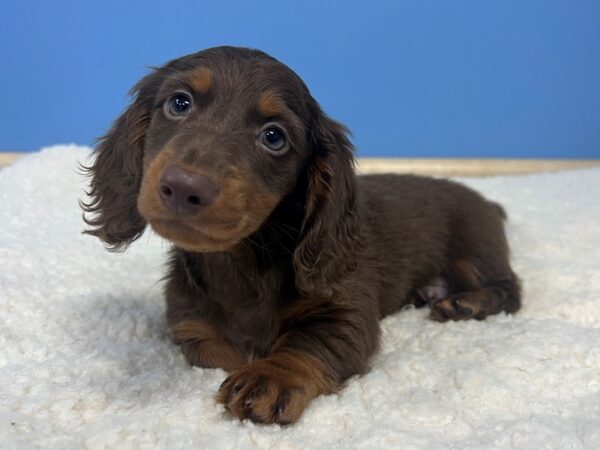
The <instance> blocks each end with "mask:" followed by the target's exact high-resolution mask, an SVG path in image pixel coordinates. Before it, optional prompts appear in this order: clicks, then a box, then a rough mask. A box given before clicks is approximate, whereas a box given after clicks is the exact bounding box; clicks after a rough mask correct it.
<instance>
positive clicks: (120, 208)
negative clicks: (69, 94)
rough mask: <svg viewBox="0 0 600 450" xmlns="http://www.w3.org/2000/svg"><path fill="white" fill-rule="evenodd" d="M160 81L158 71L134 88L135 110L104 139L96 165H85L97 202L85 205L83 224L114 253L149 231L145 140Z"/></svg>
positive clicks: (125, 114) (129, 110)
mask: <svg viewBox="0 0 600 450" xmlns="http://www.w3.org/2000/svg"><path fill="white" fill-rule="evenodd" d="M159 81H160V80H159V77H158V74H157V72H153V73H151V74H149V75H147V76H146V77H144V78H143V79H142V80H141V81H139V82H138V83H137V84H136V85H135V86H134V87H133V89H132V90H131V92H130V94H131V96H132V97H133V101H132V103H131V105H129V107H128V108H127V109H126V110H125V111H124V112H123V113H122V114H121V116H120V117H119V118H118V119H117V120H116V121H115V122H114V124H113V126H112V128H111V129H110V130H109V132H108V133H106V134H105V135H104V136H103V137H101V138H100V139H99V140H98V143H97V146H96V148H95V150H94V152H93V156H95V159H94V160H93V162H92V164H91V165H90V166H84V165H82V166H81V168H82V170H83V171H84V173H86V174H87V175H88V176H90V177H91V182H90V190H89V191H88V192H87V193H88V195H90V196H91V199H90V201H89V202H87V203H86V202H83V201H81V202H80V204H81V208H82V209H83V210H84V215H83V220H84V221H85V223H86V224H88V225H89V226H90V227H91V228H90V229H88V230H85V231H84V233H86V234H90V235H92V236H97V237H99V238H100V239H101V240H102V241H104V243H105V244H106V247H107V248H108V249H109V250H112V251H117V250H124V249H125V248H127V246H128V245H129V244H130V243H131V242H133V241H135V240H136V239H137V238H139V237H140V236H141V235H142V233H143V232H144V228H145V226H146V223H145V221H144V219H143V218H142V217H141V216H140V214H139V212H138V210H137V195H138V192H139V190H140V184H141V181H142V162H143V157H144V139H145V135H146V130H147V129H148V126H149V125H150V120H151V117H152V108H153V104H154V96H155V93H156V91H157V90H158V83H159ZM85 213H88V214H93V216H92V217H90V216H87V215H86V214H85Z"/></svg>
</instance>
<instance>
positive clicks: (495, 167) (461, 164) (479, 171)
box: [0, 152, 600, 177]
mask: <svg viewBox="0 0 600 450" xmlns="http://www.w3.org/2000/svg"><path fill="white" fill-rule="evenodd" d="M26 154H27V153H8V152H4V153H3V152H0V167H2V166H6V165H8V164H11V163H12V162H13V161H15V160H16V159H18V158H20V157H23V156H25V155H26ZM585 167H600V159H590V160H559V159H413V158H390V159H387V158H360V159H359V160H358V164H357V168H358V172H359V173H367V172H369V173H384V172H401V173H415V174H422V175H438V176H446V177H449V176H491V175H509V174H522V173H532V172H551V171H557V170H563V169H580V168H585Z"/></svg>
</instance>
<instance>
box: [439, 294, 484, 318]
mask: <svg viewBox="0 0 600 450" xmlns="http://www.w3.org/2000/svg"><path fill="white" fill-rule="evenodd" d="M482 313H483V311H482V301H481V299H480V298H479V297H478V296H476V295H472V293H461V294H455V295H452V296H450V297H446V298H444V299H442V300H438V301H437V302H434V303H433V304H432V305H431V313H430V314H429V317H431V318H432V319H433V320H437V321H438V322H446V321H447V320H468V319H483V318H485V314H482Z"/></svg>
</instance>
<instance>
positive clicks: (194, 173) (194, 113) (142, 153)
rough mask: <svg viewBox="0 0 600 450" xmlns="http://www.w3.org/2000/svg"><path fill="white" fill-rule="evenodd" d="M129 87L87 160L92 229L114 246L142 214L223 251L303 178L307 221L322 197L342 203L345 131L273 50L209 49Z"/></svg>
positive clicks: (135, 228)
mask: <svg viewBox="0 0 600 450" xmlns="http://www.w3.org/2000/svg"><path fill="white" fill-rule="evenodd" d="M132 95H133V102H132V104H131V105H130V106H129V107H128V108H127V110H126V111H125V112H124V113H123V114H122V115H121V117H119V118H118V119H117V120H116V121H115V124H114V125H113V127H112V129H111V130H110V131H109V132H108V133H107V134H106V135H105V136H104V137H103V138H101V139H100V141H99V145H98V146H97V148H96V150H95V153H96V159H95V160H94V162H93V164H92V165H91V166H90V167H89V168H87V170H88V172H89V173H90V175H91V176H92V181H91V190H90V195H91V201H90V202H89V203H87V204H83V208H84V210H85V211H86V212H88V213H94V214H95V215H94V216H93V217H87V218H86V219H85V220H86V222H87V223H88V224H89V225H91V226H92V229H91V230H88V231H87V233H89V234H93V235H96V236H98V237H100V238H101V239H102V240H103V241H105V242H106V244H107V245H108V246H109V248H111V249H113V250H115V249H122V248H125V247H126V246H127V245H128V244H129V243H131V242H132V241H133V240H135V239H137V238H138V237H139V236H140V235H141V233H142V232H143V230H144V228H145V226H146V224H149V225H150V226H151V227H152V228H153V229H154V230H155V231H156V232H157V233H158V234H159V235H161V236H163V237H165V238H166V239H168V240H170V241H171V242H173V243H174V244H175V245H177V246H179V247H181V248H183V249H185V250H189V251H197V252H213V251H227V250H230V249H232V248H234V247H235V246H236V244H238V243H239V242H240V241H241V240H243V239H244V238H246V237H248V236H250V235H251V234H252V233H254V232H256V231H257V230H258V229H259V228H260V227H261V225H262V224H264V223H265V221H266V220H267V218H268V217H269V216H270V215H271V214H272V212H273V211H274V210H275V208H276V207H277V205H278V204H279V203H280V202H281V200H282V199H283V198H284V197H285V196H286V195H289V194H290V193H291V192H292V191H294V189H296V188H297V186H298V184H299V180H300V179H301V178H302V179H303V186H305V189H307V190H308V191H309V192H308V193H307V195H306V197H305V199H306V204H305V207H306V217H305V219H306V221H308V220H309V218H310V222H311V226H313V227H315V226H318V225H317V224H318V222H319V221H318V220H316V219H315V217H314V215H315V214H316V212H317V210H319V209H323V208H326V205H332V206H331V207H337V208H338V209H340V211H339V214H342V213H343V210H342V209H343V205H342V204H341V203H343V202H344V200H343V199H341V198H336V197H339V196H343V197H344V198H345V197H346V195H347V193H348V189H349V187H348V186H347V185H348V184H352V182H351V177H352V153H351V147H350V143H349V142H348V139H347V137H346V135H345V129H344V128H343V127H342V126H340V125H339V124H337V123H336V122H334V121H332V120H331V119H329V118H327V117H326V116H325V115H324V114H323V112H322V111H321V109H320V108H319V106H318V104H317V102H316V101H315V100H314V99H313V98H312V97H311V95H310V93H309V91H308V89H307V88H306V86H305V84H304V83H303V82H302V80H301V79H300V78H299V77H298V76H297V75H296V74H295V73H294V72H293V71H291V70H290V69H289V68H288V67H286V66H285V65H283V64H281V63H279V62H278V61H276V60H275V59H273V58H271V57H269V56H268V55H266V54H264V53H262V52H260V51H256V50H249V49H241V48H232V47H219V48H214V49H209V50H205V51H202V52H199V53H195V54H192V55H188V56H185V57H182V58H179V59H176V60H174V61H171V62H170V63H168V64H166V65H165V66H163V67H161V68H159V69H156V70H154V71H153V72H152V73H151V74H149V75H147V76H146V77H145V78H144V79H142V80H141V81H140V82H139V83H138V84H137V85H136V86H134V88H133V90H132ZM348 180H350V181H348ZM336 184H339V189H335V188H334V187H335V186H336ZM345 185H346V186H345ZM338 191H339V192H338ZM336 192H337V194H336ZM340 201H342V202H341V203H340ZM333 205H337V206H333ZM321 222H322V221H321Z"/></svg>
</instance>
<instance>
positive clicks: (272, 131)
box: [260, 126, 287, 153]
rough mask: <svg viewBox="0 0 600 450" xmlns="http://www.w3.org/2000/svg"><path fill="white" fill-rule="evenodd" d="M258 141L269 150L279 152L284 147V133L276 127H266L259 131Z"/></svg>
mask: <svg viewBox="0 0 600 450" xmlns="http://www.w3.org/2000/svg"><path fill="white" fill-rule="evenodd" d="M260 142H261V143H262V144H263V145H264V146H265V147H267V148H268V149H269V150H270V151H271V152H275V153H281V152H283V151H284V150H285V148H286V143H287V139H286V137H285V133H284V132H283V131H282V130H280V129H279V128H277V127H272V126H271V127H268V128H265V129H264V130H262V131H261V133H260Z"/></svg>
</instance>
